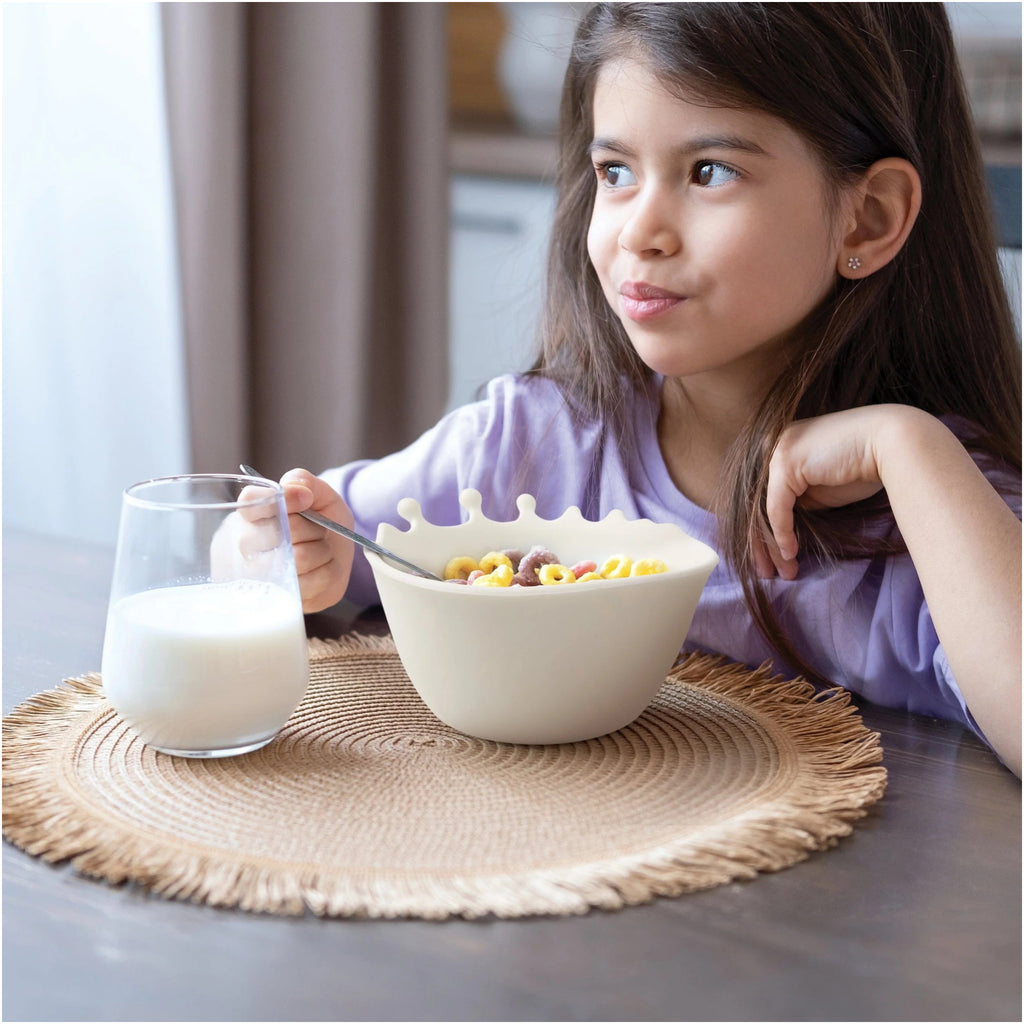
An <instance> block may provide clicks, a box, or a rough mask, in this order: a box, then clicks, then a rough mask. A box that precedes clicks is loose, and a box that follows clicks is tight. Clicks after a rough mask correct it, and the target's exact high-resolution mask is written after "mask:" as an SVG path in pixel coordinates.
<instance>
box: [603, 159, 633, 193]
mask: <svg viewBox="0 0 1024 1024" xmlns="http://www.w3.org/2000/svg"><path fill="white" fill-rule="evenodd" d="M597 177H598V179H599V180H601V181H603V182H604V184H606V185H609V186H610V187H611V188H621V187H622V186H624V185H635V184H636V178H635V177H634V175H633V172H632V171H631V170H630V169H629V168H628V167H627V166H626V165H625V164H619V163H612V162H609V163H604V164H599V165H598V167H597Z"/></svg>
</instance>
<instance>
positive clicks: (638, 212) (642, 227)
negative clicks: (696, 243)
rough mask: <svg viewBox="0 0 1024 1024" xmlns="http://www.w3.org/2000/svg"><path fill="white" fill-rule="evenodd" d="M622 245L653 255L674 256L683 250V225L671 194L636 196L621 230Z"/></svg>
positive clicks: (658, 193) (627, 250)
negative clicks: (680, 226) (674, 212)
mask: <svg viewBox="0 0 1024 1024" xmlns="http://www.w3.org/2000/svg"><path fill="white" fill-rule="evenodd" d="M619 246H620V247H621V248H622V249H624V250H626V252H631V253H635V254H643V255H651V256H654V255H659V254H660V255H665V256H670V255H672V254H673V253H675V252H676V251H677V250H678V249H679V246H680V233H679V224H678V222H677V220H676V217H675V216H674V214H673V207H672V204H671V203H670V202H669V201H668V197H667V196H665V195H663V194H662V193H661V192H660V191H659V192H654V191H652V192H651V193H649V194H644V193H641V194H640V195H638V196H637V197H636V200H635V202H634V203H633V204H632V205H631V206H630V209H629V214H628V217H627V219H626V221H625V223H624V224H623V225H622V229H621V230H620V232H619Z"/></svg>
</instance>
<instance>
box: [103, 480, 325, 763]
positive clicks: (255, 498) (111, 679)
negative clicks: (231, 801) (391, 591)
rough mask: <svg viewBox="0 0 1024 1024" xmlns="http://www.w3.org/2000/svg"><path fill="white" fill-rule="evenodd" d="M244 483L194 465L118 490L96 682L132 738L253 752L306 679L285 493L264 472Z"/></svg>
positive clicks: (219, 752) (200, 750) (187, 751)
mask: <svg viewBox="0 0 1024 1024" xmlns="http://www.w3.org/2000/svg"><path fill="white" fill-rule="evenodd" d="M252 485H253V480H252V478H251V477H246V476H234V475H229V474H199V475H190V476H174V477H163V478H160V479H156V480H146V481H143V482H142V483H137V484H134V485H133V486H132V487H129V488H128V489H127V490H126V491H125V492H124V495H123V499H122V505H121V524H120V532H119V534H118V542H117V556H116V559H115V563H114V577H113V581H112V584H111V590H110V607H109V609H108V613H107V628H106V636H105V639H104V644H103V665H102V676H103V688H104V691H105V693H106V696H107V699H108V700H109V701H110V703H111V705H112V706H113V707H114V709H115V710H116V711H117V712H118V714H119V715H120V716H121V717H122V718H123V719H124V720H125V721H126V722H127V723H128V725H129V726H130V727H131V728H132V730H133V731H134V732H135V733H136V734H137V735H138V736H139V737H140V739H142V740H143V742H145V743H147V744H149V745H150V746H152V747H155V748H156V749H157V750H162V751H164V752H165V753H168V754H176V755H178V756H181V757H229V756H232V755H235V754H243V753H247V752H248V751H251V750H257V749H258V748H260V747H262V746H264V745H265V744H267V743H269V742H270V741H271V740H272V739H273V738H274V736H276V735H277V733H278V732H279V731H280V729H281V727H282V726H283V725H284V724H285V722H286V721H287V720H288V718H289V716H290V715H291V713H292V712H293V711H294V710H295V708H296V707H297V706H298V704H299V701H301V700H302V696H303V694H304V693H305V690H306V685H307V682H308V678H309V662H308V656H307V649H306V630H305V624H304V620H303V615H302V599H301V597H300V595H299V583H298V578H297V577H296V574H295V559H294V555H293V553H292V545H291V537H290V535H289V532H288V517H287V513H286V511H285V506H284V492H283V491H282V489H281V487H280V486H279V485H278V484H276V483H273V482H271V481H269V480H268V481H261V483H260V486H256V487H254V486H252ZM247 487H248V488H249V490H248V491H247V492H246V494H245V497H246V500H245V501H244V502H243V501H242V500H240V499H241V496H242V493H243V491H245V489H246V488H247Z"/></svg>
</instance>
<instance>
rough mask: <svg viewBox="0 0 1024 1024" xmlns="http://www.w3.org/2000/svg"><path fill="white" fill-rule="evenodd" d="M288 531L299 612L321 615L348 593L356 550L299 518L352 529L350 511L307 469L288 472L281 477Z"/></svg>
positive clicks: (337, 536) (352, 521)
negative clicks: (316, 516)
mask: <svg viewBox="0 0 1024 1024" xmlns="http://www.w3.org/2000/svg"><path fill="white" fill-rule="evenodd" d="M281 486H282V487H283V488H284V500H285V507H286V508H287V510H288V527H289V529H290V530H291V535H292V548H293V549H294V551H295V570H296V572H297V573H298V575H299V590H300V592H301V593H302V610H303V611H304V612H306V613H310V612H319V611H323V610H324V609H325V608H330V607H331V605H333V604H337V602H338V601H340V600H341V599H342V598H343V597H344V596H345V591H346V590H347V589H348V580H349V575H350V574H351V572H352V556H353V554H354V553H355V547H354V546H353V544H352V542H351V541H350V540H346V539H345V538H344V537H341V536H339V535H338V534H336V533H333V532H332V531H330V530H326V529H324V527H322V526H317V524H316V523H311V522H310V521H309V520H308V519H305V518H303V517H302V516H301V515H299V513H300V512H306V511H309V510H312V511H313V512H319V513H320V514H321V515H324V516H326V517H327V518H328V519H333V520H334V521H335V522H338V523H341V524H342V526H347V527H348V528H349V529H352V528H353V526H354V520H353V518H352V512H351V511H350V509H349V507H348V506H347V505H346V504H345V502H344V501H342V500H341V497H340V496H339V495H338V494H337V492H336V491H335V490H334V489H333V488H331V487H330V486H328V485H327V484H326V483H324V481H323V480H321V479H320V478H319V477H318V476H316V475H315V474H313V473H310V472H309V471H308V470H306V469H291V470H289V471H288V472H287V473H285V475H284V476H283V477H281Z"/></svg>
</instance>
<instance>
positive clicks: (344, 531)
mask: <svg viewBox="0 0 1024 1024" xmlns="http://www.w3.org/2000/svg"><path fill="white" fill-rule="evenodd" d="M239 468H240V469H241V470H242V472H243V473H245V475H246V476H251V477H255V478H256V479H258V480H269V479H270V478H269V477H266V476H264V475H263V474H262V473H257V472H256V470H255V469H253V468H252V466H247V465H245V463H242V464H241V466H240V467H239ZM299 515H300V516H302V518H303V519H308V520H309V521H310V522H311V523H316V524H317V526H322V527H324V529H327V530H333V531H334V532H335V533H340V534H341V535H342V537H348V539H349V540H352V541H355V542H356V544H361V545H362V546H363V547H364V548H368V549H369V550H370V551H375V552H376V553H377V554H378V555H380V556H381V558H386V559H387V560H388V561H389V562H394V563H396V564H397V565H400V566H401V567H402V568H403V569H408V571H409V572H411V573H415V574H416V575H417V576H422V577H423V578H424V579H427V580H436V581H437V582H438V583H441V582H442V580H441V577H440V576H435V575H434V574H433V573H432V572H427V570H426V569H421V568H420V567H419V566H418V565H413V563H412V562H407V561H406V560H405V559H404V558H399V556H398V555H396V554H395V553H394V552H393V551H388V549H387V548H382V547H381V546H380V545H379V544H378V543H377V542H376V541H372V540H370V539H369V537H364V536H362V534H359V533H356V532H355V531H354V530H350V529H349V528H348V527H347V526H342V525H341V523H336V522H335V521H334V520H333V519H328V518H327V517H326V516H322V515H320V513H319V512H300V513H299Z"/></svg>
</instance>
